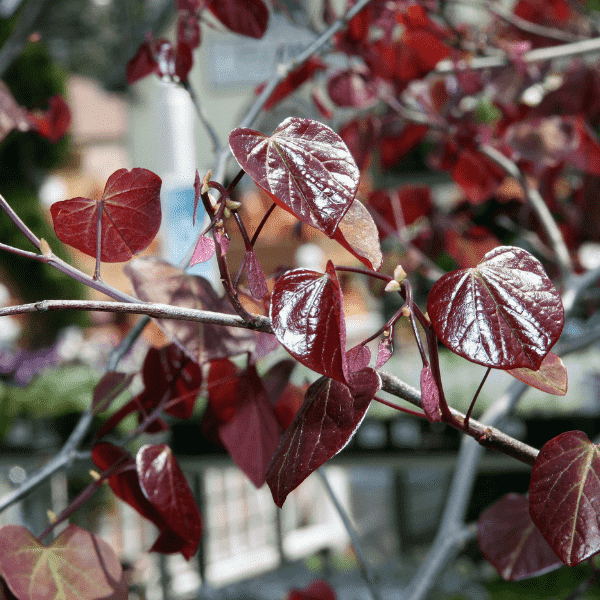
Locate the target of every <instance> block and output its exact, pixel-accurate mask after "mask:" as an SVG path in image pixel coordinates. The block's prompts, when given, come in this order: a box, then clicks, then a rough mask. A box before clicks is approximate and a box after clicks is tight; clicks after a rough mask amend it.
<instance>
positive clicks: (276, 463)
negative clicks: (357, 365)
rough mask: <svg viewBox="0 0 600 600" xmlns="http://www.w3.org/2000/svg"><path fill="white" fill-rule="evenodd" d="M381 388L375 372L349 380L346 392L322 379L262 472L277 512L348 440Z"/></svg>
mask: <svg viewBox="0 0 600 600" xmlns="http://www.w3.org/2000/svg"><path fill="white" fill-rule="evenodd" d="M380 387H381V380H380V378H379V375H377V373H376V371H375V370H373V369H371V368H368V367H367V368H366V369H363V370H362V371H360V372H359V373H352V374H351V375H350V387H348V386H347V385H344V384H343V383H340V382H339V381H335V380H333V379H329V378H327V377H321V378H320V379H318V380H317V381H315V383H313V384H312V385H311V386H310V387H309V388H308V390H307V392H306V397H305V399H304V404H303V405H302V408H301V409H300V410H299V411H298V413H297V414H296V416H295V418H294V420H293V421H292V424H291V425H290V426H289V427H288V428H287V429H286V431H285V433H284V434H283V436H282V437H281V440H280V442H279V445H278V446H277V450H276V451H275V454H274V455H273V458H272V459H271V462H270V463H269V466H268V467H267V483H268V484H269V487H270V488H271V493H272V495H273V500H274V501H275V504H277V506H279V507H280V508H281V506H282V505H283V503H284V502H285V499H286V497H287V495H288V494H289V493H290V492H291V491H292V490H294V489H295V488H297V487H298V486H299V485H300V484H301V483H302V482H303V481H304V480H305V479H306V478H307V477H308V476H309V475H310V474H311V473H312V472H313V471H314V470H315V469H317V468H319V467H320V466H321V465H322V464H324V463H325V462H327V461H328V460H329V459H330V458H331V457H332V456H335V455H336V454H337V453H338V452H339V451H340V450H342V448H343V447H344V446H345V445H346V444H347V443H348V442H349V441H350V438H351V437H352V436H353V435H354V433H355V432H356V430H357V429H358V426H359V425H360V423H361V421H362V420H363V418H364V416H365V414H366V413H367V409H368V408H369V404H370V402H371V400H372V398H373V396H375V394H376V393H377V391H378V390H379V389H380Z"/></svg>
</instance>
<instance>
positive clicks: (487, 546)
mask: <svg viewBox="0 0 600 600" xmlns="http://www.w3.org/2000/svg"><path fill="white" fill-rule="evenodd" d="M477 540H478V541H479V548H480V549H481V552H482V553H483V555H484V556H485V558H486V560H487V561H488V562H490V563H491V564H492V565H493V566H494V567H495V569H496V571H498V574H499V575H500V577H502V579H505V580H507V581H521V580H522V579H528V578H529V577H537V576H538V575H542V574H544V573H548V572H549V571H553V570H554V569H558V568H559V567H562V566H563V563H562V562H561V560H560V558H558V556H556V553H555V552H554V550H552V548H550V545H549V544H548V542H547V541H546V540H545V539H544V537H543V536H542V534H541V532H540V530H539V529H538V528H537V527H536V526H535V525H534V524H533V521H532V520H531V517H530V516H529V501H528V499H527V497H526V496H523V495H521V494H507V495H506V496H504V497H503V498H501V499H500V500H498V502H496V503H495V504H493V505H492V506H490V507H489V508H487V509H486V510H484V511H483V512H482V513H481V516H480V517H479V520H478V521H477Z"/></svg>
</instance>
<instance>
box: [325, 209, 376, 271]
mask: <svg viewBox="0 0 600 600" xmlns="http://www.w3.org/2000/svg"><path fill="white" fill-rule="evenodd" d="M333 239H334V240H336V241H338V242H339V243H340V244H341V245H342V246H343V247H344V248H346V250H348V251H349V252H350V253H352V254H353V255H354V256H356V258H358V260H360V262H362V263H363V264H364V265H366V266H367V267H368V268H369V269H373V271H379V268H380V267H381V262H382V261H383V255H382V253H381V244H380V243H379V231H378V230H377V225H375V221H373V217H372V216H371V214H370V213H369V211H368V210H367V209H366V208H365V207H364V205H363V204H362V203H361V202H359V201H358V200H356V199H354V202H353V203H352V205H351V206H350V208H349V209H348V212H347V213H346V214H345V215H344V218H343V219H342V220H341V221H340V224H339V225H338V228H337V229H336V231H335V233H334V235H333Z"/></svg>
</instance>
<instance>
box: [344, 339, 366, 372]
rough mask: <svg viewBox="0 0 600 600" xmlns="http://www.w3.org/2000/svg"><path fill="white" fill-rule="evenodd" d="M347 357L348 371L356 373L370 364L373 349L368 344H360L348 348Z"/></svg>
mask: <svg viewBox="0 0 600 600" xmlns="http://www.w3.org/2000/svg"><path fill="white" fill-rule="evenodd" d="M346 358H347V360H348V371H350V373H356V372H357V371H362V370H363V369H365V368H366V367H368V366H369V361H370V360H371V350H369V348H368V346H363V345H362V344H359V345H358V346H354V348H350V350H348V352H347V353H346Z"/></svg>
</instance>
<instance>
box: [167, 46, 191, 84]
mask: <svg viewBox="0 0 600 600" xmlns="http://www.w3.org/2000/svg"><path fill="white" fill-rule="evenodd" d="M159 64H160V63H159ZM193 66H194V55H193V53H192V49H191V48H190V46H189V45H188V44H186V43H185V42H179V43H178V44H177V52H176V54H175V64H174V70H173V73H169V76H170V77H171V79H173V74H174V75H175V76H176V77H177V78H179V81H187V78H188V75H189V73H190V71H191V70H192V67H193Z"/></svg>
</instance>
